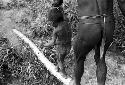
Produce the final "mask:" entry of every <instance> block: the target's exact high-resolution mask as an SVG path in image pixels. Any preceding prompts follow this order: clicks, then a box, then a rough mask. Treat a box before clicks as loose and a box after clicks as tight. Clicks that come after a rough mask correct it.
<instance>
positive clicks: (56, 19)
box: [48, 8, 64, 24]
mask: <svg viewBox="0 0 125 85" xmlns="http://www.w3.org/2000/svg"><path fill="white" fill-rule="evenodd" d="M48 21H50V22H52V23H53V24H58V23H60V22H62V21H64V17H63V12H62V10H61V9H60V8H52V9H51V10H50V11H49V13H48Z"/></svg>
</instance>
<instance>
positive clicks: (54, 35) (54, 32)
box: [44, 27, 61, 47]
mask: <svg viewBox="0 0 125 85" xmlns="http://www.w3.org/2000/svg"><path fill="white" fill-rule="evenodd" d="M60 30H61V28H60V27H57V28H56V29H55V30H54V31H53V34H52V40H50V42H48V43H46V44H45V45H44V46H47V47H48V46H52V45H56V39H57V33H58V32H59V31H60Z"/></svg>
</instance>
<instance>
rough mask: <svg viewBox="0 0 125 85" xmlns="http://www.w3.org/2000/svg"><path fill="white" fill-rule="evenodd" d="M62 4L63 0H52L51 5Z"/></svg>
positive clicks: (57, 5)
mask: <svg viewBox="0 0 125 85" xmlns="http://www.w3.org/2000/svg"><path fill="white" fill-rule="evenodd" d="M62 4H63V0H54V3H53V4H52V6H53V7H59V6H61V5H62Z"/></svg>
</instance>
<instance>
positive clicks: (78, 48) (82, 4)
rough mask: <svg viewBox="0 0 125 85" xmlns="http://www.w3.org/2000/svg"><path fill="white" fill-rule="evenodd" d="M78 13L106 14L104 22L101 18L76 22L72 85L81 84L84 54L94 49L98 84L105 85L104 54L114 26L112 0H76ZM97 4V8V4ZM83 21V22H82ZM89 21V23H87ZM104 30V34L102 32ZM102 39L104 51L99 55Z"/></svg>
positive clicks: (81, 14) (80, 14) (87, 14)
mask: <svg viewBox="0 0 125 85" xmlns="http://www.w3.org/2000/svg"><path fill="white" fill-rule="evenodd" d="M77 2H78V7H77V10H78V15H79V16H80V17H82V16H96V15H103V14H106V15H107V17H106V23H104V19H103V18H96V19H88V20H81V21H80V23H79V24H78V32H77V37H76V39H75V41H74V43H73V49H74V53H75V65H76V66H75V69H74V71H75V72H74V85H81V84H80V82H81V77H82V75H83V73H84V61H85V59H86V55H87V54H88V53H89V52H90V51H91V50H92V49H95V55H94V59H95V62H96V65H97V69H96V76H97V83H98V85H105V81H106V74H107V66H106V63H105V54H106V51H107V49H108V47H109V46H110V44H111V42H112V40H113V39H112V38H113V31H114V28H115V22H114V16H113V0H97V1H96V0H77ZM97 2H98V4H99V8H98V6H97ZM83 21H84V23H85V24H83ZM87 23H89V24H87ZM104 32H105V35H103V33H104ZM102 39H105V40H104V41H105V44H104V51H103V54H102V56H100V46H101V43H102Z"/></svg>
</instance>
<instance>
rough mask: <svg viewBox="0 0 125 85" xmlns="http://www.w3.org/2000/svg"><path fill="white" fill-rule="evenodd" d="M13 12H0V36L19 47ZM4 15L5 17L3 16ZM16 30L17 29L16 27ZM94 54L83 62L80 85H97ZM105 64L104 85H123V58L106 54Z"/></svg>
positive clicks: (124, 61)
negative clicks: (14, 29)
mask: <svg viewBox="0 0 125 85" xmlns="http://www.w3.org/2000/svg"><path fill="white" fill-rule="evenodd" d="M13 13H14V11H13V10H12V11H0V35H1V34H2V35H4V36H5V37H7V38H8V39H9V41H10V42H11V43H12V45H15V46H17V45H19V41H18V38H17V36H16V35H15V34H14V33H13V32H12V29H13V28H15V27H16V25H15V24H14V23H13V21H11V19H10V18H11V16H10V15H11V14H13ZM3 15H5V16H3ZM16 29H17V27H16ZM93 56H94V52H93V51H92V52H90V53H89V54H88V56H87V59H86V61H85V72H84V75H83V77H82V82H81V84H82V85H97V80H96V73H95V71H96V65H95V62H94V58H93ZM106 63H107V67H108V72H107V73H108V74H107V79H106V85H125V59H124V57H123V56H120V55H117V54H115V53H112V52H107V55H106Z"/></svg>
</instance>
